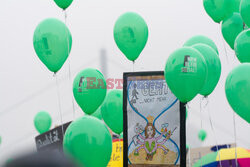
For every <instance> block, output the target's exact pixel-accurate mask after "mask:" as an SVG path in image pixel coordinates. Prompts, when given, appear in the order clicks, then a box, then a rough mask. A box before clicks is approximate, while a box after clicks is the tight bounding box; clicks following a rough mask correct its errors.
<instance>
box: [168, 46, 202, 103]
mask: <svg viewBox="0 0 250 167" xmlns="http://www.w3.org/2000/svg"><path fill="white" fill-rule="evenodd" d="M206 75H207V65H206V62H205V60H204V58H203V57H202V55H201V54H200V53H199V52H198V51H197V50H195V49H193V48H191V47H183V48H181V49H178V50H176V51H175V52H173V53H172V54H171V55H170V56H169V58H168V60H167V63H166V67H165V80H166V82H167V84H168V86H169V88H170V90H171V91H172V92H173V93H174V95H175V96H176V97H177V98H178V99H179V100H180V101H181V102H183V103H186V102H189V101H191V100H192V99H193V98H194V97H195V96H196V95H197V94H198V93H199V92H200V90H201V88H202V87H203V85H204V83H205V79H206Z"/></svg>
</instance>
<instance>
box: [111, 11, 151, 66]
mask: <svg viewBox="0 0 250 167" xmlns="http://www.w3.org/2000/svg"><path fill="white" fill-rule="evenodd" d="M114 39H115V42H116V44H117V46H118V48H119V49H120V50H121V51H122V53H123V54H124V55H125V56H126V57H127V58H128V59H129V60H131V61H134V60H136V59H137V58H138V57H139V55H140V54H141V52H142V50H143V49H144V47H145V45H146V43H147V40H148V26H147V24H146V22H145V21H144V19H143V18H142V17H141V16H140V15H138V14H137V13H132V12H128V13H125V14H123V15H121V16H120V17H119V18H118V20H117V21H116V23H115V26H114Z"/></svg>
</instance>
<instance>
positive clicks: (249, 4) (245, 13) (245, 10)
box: [240, 0, 250, 27]
mask: <svg viewBox="0 0 250 167" xmlns="http://www.w3.org/2000/svg"><path fill="white" fill-rule="evenodd" d="M249 13H250V1H249V0H241V4H240V14H241V17H242V18H243V20H244V22H245V23H246V25H247V26H248V27H250V15H249Z"/></svg>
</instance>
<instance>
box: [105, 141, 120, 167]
mask: <svg viewBox="0 0 250 167" xmlns="http://www.w3.org/2000/svg"><path fill="white" fill-rule="evenodd" d="M107 167H123V139H114V140H113V143H112V154H111V158H110V161H109V164H108V165H107Z"/></svg>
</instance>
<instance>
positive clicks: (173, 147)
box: [127, 77, 180, 164]
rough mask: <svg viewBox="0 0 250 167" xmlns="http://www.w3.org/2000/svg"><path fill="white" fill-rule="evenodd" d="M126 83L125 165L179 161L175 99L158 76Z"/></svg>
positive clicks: (177, 114) (177, 104)
mask: <svg viewBox="0 0 250 167" xmlns="http://www.w3.org/2000/svg"><path fill="white" fill-rule="evenodd" d="M127 85H128V87H127V103H128V105H127V111H128V114H127V115H128V161H129V164H179V157H180V150H179V147H180V138H179V137H180V136H179V133H180V113H179V101H178V100H177V98H176V97H175V96H174V95H173V94H172V92H171V91H170V90H169V88H168V87H167V85H166V83H165V80H164V79H161V78H160V79H150V78H149V79H147V78H146V79H142V77H140V79H138V80H130V81H129V80H128V83H127Z"/></svg>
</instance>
